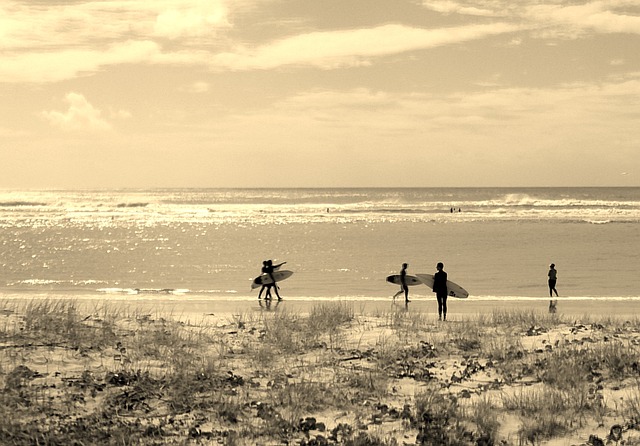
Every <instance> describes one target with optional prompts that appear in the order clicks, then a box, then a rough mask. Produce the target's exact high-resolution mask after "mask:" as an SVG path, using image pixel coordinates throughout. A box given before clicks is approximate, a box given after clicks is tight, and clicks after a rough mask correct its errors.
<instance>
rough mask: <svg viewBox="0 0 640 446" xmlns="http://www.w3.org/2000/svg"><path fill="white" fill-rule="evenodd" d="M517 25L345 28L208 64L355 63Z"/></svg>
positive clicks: (241, 51)
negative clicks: (436, 27) (438, 27)
mask: <svg viewBox="0 0 640 446" xmlns="http://www.w3.org/2000/svg"><path fill="white" fill-rule="evenodd" d="M518 29H520V27H519V26H518V25H509V24H506V23H496V24H491V25H470V26H460V27H455V28H440V29H423V28H413V27H408V26H403V25H383V26H379V27H375V28H366V29H355V30H346V31H325V32H312V33H307V34H300V35H297V36H293V37H288V38H285V39H281V40H278V41H275V42H272V43H270V44H267V45H263V46H261V47H258V48H255V49H251V48H239V49H238V50H237V51H235V52H233V53H222V54H218V55H216V56H213V58H212V62H211V66H212V68H228V69H236V70H244V69H270V68H276V67H280V66H283V65H314V66H317V67H321V68H326V69H331V68H335V67H339V66H357V65H362V64H365V63H368V60H369V59H370V58H375V57H382V56H388V55H392V54H399V53H404V52H408V51H416V50H422V49H426V48H433V47H437V46H443V45H448V44H454V43H459V42H466V41H470V40H475V39H481V38H484V37H487V36H492V35H497V34H505V33H510V32H514V31H517V30H518Z"/></svg>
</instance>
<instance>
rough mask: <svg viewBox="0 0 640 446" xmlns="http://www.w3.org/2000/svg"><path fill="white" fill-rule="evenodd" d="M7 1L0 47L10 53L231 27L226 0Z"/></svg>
mask: <svg viewBox="0 0 640 446" xmlns="http://www.w3.org/2000/svg"><path fill="white" fill-rule="evenodd" d="M3 3H4V5H2V6H0V37H1V39H0V48H4V49H9V50H18V49H29V48H43V47H44V48H46V47H52V48H60V47H65V46H74V47H75V46H85V45H96V44H98V45H100V44H102V45H104V44H109V43H114V42H116V41H122V40H145V39H151V38H155V37H166V38H171V39H177V38H189V37H199V36H215V34H216V33H217V32H218V31H219V30H220V29H225V28H228V27H229V26H230V24H229V22H228V11H227V7H226V6H225V4H224V2H223V0H154V1H146V0H105V1H99V0H88V1H80V2H73V3H69V2H55V1H50V2H47V3H43V2H37V3H35V2H34V3H30V2H22V1H16V0H5V1H4V2H3Z"/></svg>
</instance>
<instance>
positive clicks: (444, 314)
mask: <svg viewBox="0 0 640 446" xmlns="http://www.w3.org/2000/svg"><path fill="white" fill-rule="evenodd" d="M442 320H444V321H446V320H447V296H446V295H445V296H442Z"/></svg>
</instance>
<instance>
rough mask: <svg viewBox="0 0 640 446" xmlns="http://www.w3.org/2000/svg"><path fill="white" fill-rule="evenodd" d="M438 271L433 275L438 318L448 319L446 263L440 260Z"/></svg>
mask: <svg viewBox="0 0 640 446" xmlns="http://www.w3.org/2000/svg"><path fill="white" fill-rule="evenodd" d="M436 269H437V272H436V273H435V274H434V275H433V292H434V293H436V299H437V300H438V320H439V321H442V320H444V321H446V320H447V297H448V296H449V291H448V290H447V273H446V272H445V271H444V264H443V263H442V262H438V264H437V265H436Z"/></svg>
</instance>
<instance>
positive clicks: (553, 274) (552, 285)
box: [547, 263, 558, 297]
mask: <svg viewBox="0 0 640 446" xmlns="http://www.w3.org/2000/svg"><path fill="white" fill-rule="evenodd" d="M547 275H548V276H549V297H553V293H556V297H558V290H556V282H557V280H558V271H557V270H556V264H555V263H552V264H551V265H549V274H547Z"/></svg>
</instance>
